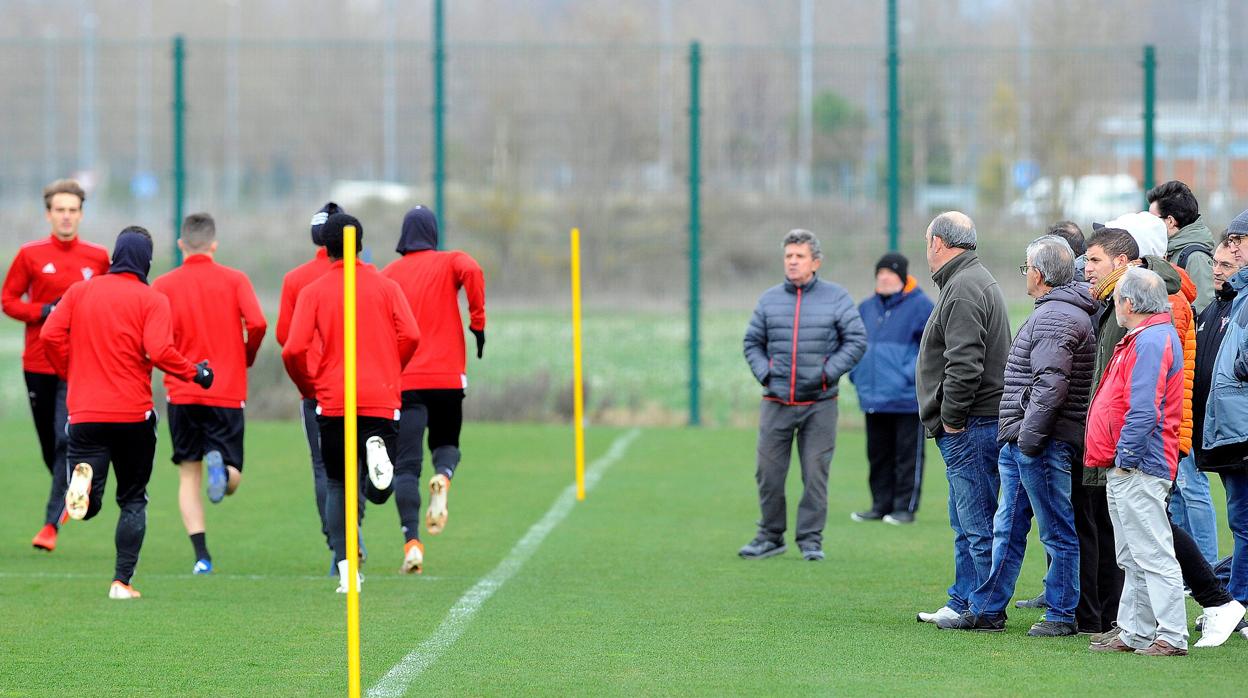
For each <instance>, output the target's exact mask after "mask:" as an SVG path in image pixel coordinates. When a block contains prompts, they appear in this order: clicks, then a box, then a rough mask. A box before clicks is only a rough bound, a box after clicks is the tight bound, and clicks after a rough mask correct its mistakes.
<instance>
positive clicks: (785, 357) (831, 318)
mask: <svg viewBox="0 0 1248 698" xmlns="http://www.w3.org/2000/svg"><path fill="white" fill-rule="evenodd" d="M783 248H784V278H785V281H784V283H782V284H780V285H778V286H773V287H771V288H769V289H767V290H766V291H764V292H763V295H762V297H760V298H759V299H758V305H757V306H756V307H755V308H754V316H753V317H751V318H750V325H749V328H748V329H746V331H745V360H746V361H747V362H748V363H749V365H750V371H751V372H753V374H754V378H755V379H756V380H758V382H759V383H760V384H762V386H763V404H762V407H761V410H760V415H759V422H758V469H757V471H756V472H755V475H754V478H755V480H756V481H757V483H758V503H759V508H760V509H761V510H762V518H761V519H760V520H759V522H758V535H757V536H756V537H755V538H754V540H752V541H750V542H749V543H747V544H746V545H745V547H743V548H741V550H740V553H739V554H740V555H741V557H744V558H748V559H757V558H764V557H771V556H772V555H779V554H780V553H783V552H784V551H785V550H786V549H787V548H786V547H785V544H784V531H785V528H786V526H785V521H786V518H787V509H786V506H785V499H784V480H785V477H786V476H787V475H788V472H789V456H790V454H791V452H792V448H793V438H794V435H796V437H797V453H798V458H799V459H800V460H801V467H802V483H803V486H804V489H803V492H802V501H801V503H800V504H798V507H797V546H798V548H800V549H801V551H802V557H804V558H805V559H807V560H822V559H823V526H824V523H826V522H827V519H828V465H829V463H831V461H832V451H833V449H834V448H835V446H836V415H837V407H836V397H837V393H838V389H837V382H838V381H839V380H840V378H841V376H842V375H844V374H846V373H848V372H849V369H851V368H853V367H854V364H856V363H858V360H859V359H861V358H862V355H863V353H864V352H866V350H867V331H866V328H864V327H863V325H862V318H861V317H860V316H859V315H858V307H857V305H855V303H854V299H853V298H851V297H850V295H849V293H847V292H846V291H845V289H844V288H842V287H840V286H839V285H837V284H834V283H831V282H828V281H822V280H820V279H819V276H818V274H817V272H818V271H819V265H820V264H821V263H822V261H823V260H822V258H823V253H822V251H821V250H820V248H819V239H818V238H816V237H815V235H814V234H813V233H811V232H810V231H808V230H793V231H790V232H789V234H788V235H786V236H785V237H784V244H783Z"/></svg>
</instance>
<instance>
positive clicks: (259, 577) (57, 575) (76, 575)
mask: <svg viewBox="0 0 1248 698" xmlns="http://www.w3.org/2000/svg"><path fill="white" fill-rule="evenodd" d="M190 576H191V574H190V573H189V572H188V573H186V574H137V575H135V580H136V582H138V583H141V582H142V581H143V580H144V579H186V578H188V577H190ZM210 576H211V577H212V578H214V579H239V580H245V581H265V580H270V579H273V580H298V579H307V580H313V581H326V580H329V581H333V580H335V579H337V576H333V577H330V576H329V575H325V574H321V575H311V574H234V573H229V572H224V573H223V572H213V573H212V574H211V575H210ZM4 578H13V579H19V578H20V579H28V578H33V579H96V580H98V579H107V576H101V575H99V574H88V573H86V572H0V579H4ZM448 579H469V577H450V576H446V577H439V576H435V575H425V574H422V575H420V576H419V577H412V576H409V575H397V574H396V575H393V576H389V575H387V576H382V575H380V574H378V575H376V576H371V577H368V578H367V579H366V580H365V581H367V582H369V583H373V582H386V581H390V580H400V581H403V583H404V584H407V583H410V582H415V581H421V582H437V581H443V580H448Z"/></svg>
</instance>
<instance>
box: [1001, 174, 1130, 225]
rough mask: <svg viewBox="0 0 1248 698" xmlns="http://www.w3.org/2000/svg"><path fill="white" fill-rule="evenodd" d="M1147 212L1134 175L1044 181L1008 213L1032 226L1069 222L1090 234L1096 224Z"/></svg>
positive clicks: (1033, 186)
mask: <svg viewBox="0 0 1248 698" xmlns="http://www.w3.org/2000/svg"><path fill="white" fill-rule="evenodd" d="M1143 208H1144V190H1143V189H1141V188H1140V185H1139V184H1138V183H1137V182H1136V181H1135V179H1134V178H1133V177H1131V176H1130V175H1125V174H1117V175H1084V176H1083V177H1080V178H1078V179H1074V178H1072V177H1059V178H1058V179H1057V181H1056V182H1054V180H1053V179H1052V178H1050V177H1041V178H1039V179H1037V180H1036V181H1035V182H1034V183H1032V185H1031V186H1030V187H1028V188H1027V190H1026V191H1024V192H1023V194H1022V195H1021V196H1020V197H1018V198H1017V199H1015V200H1014V201H1013V202H1011V203H1010V206H1009V209H1008V213H1009V214H1010V215H1011V216H1014V217H1016V218H1022V219H1024V220H1026V221H1027V224H1028V225H1031V226H1036V227H1040V226H1044V225H1047V224H1050V223H1053V222H1055V221H1057V220H1059V219H1067V220H1072V221H1074V222H1075V223H1078V224H1079V226H1080V227H1082V228H1084V229H1085V230H1086V229H1089V228H1090V226H1091V224H1092V223H1093V222H1097V223H1101V222H1104V221H1107V220H1111V219H1113V218H1117V217H1118V216H1121V215H1122V214H1124V213H1130V212H1132V211H1140V210H1142V209H1143Z"/></svg>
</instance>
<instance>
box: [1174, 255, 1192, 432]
mask: <svg viewBox="0 0 1248 698" xmlns="http://www.w3.org/2000/svg"><path fill="white" fill-rule="evenodd" d="M1171 266H1173V267H1174V269H1175V271H1177V272H1179V278H1180V279H1181V280H1182V282H1183V283H1182V287H1181V288H1180V289H1179V292H1178V293H1173V294H1171V295H1170V314H1171V317H1172V318H1173V319H1174V328H1175V329H1176V330H1178V332H1179V338H1180V339H1181V340H1182V341H1183V421H1182V422H1181V423H1180V424H1179V453H1180V454H1181V456H1182V455H1187V454H1188V453H1190V452H1191V450H1192V387H1193V386H1194V385H1195V382H1196V322H1195V319H1194V313H1193V312H1192V301H1194V300H1196V284H1195V283H1193V282H1192V279H1191V277H1189V276H1188V275H1187V272H1186V271H1183V269H1181V268H1179V267H1178V265H1171Z"/></svg>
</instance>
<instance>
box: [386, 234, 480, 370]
mask: <svg viewBox="0 0 1248 698" xmlns="http://www.w3.org/2000/svg"><path fill="white" fill-rule="evenodd" d="M382 274H384V275H386V276H387V277H389V278H391V279H393V280H394V281H396V282H397V283H398V284H399V286H400V287H401V288H402V289H403V295H404V296H406V297H407V302H408V303H409V304H410V305H411V307H412V314H413V315H415V316H416V322H417V324H419V325H420V331H421V335H422V337H423V339H422V341H421V343H420V348H419V349H417V350H416V355H415V356H413V357H412V360H411V361H409V362H407V365H406V366H404V367H403V389H404V390H426V389H463V388H466V387H467V383H468V380H467V377H466V375H465V374H464V370H465V365H464V325H463V320H462V319H461V318H460V314H459V312H460V311H459V289H461V288H462V289H464V295H466V296H467V297H468V313H469V323H468V326H469V327H471V328H472V329H474V330H484V329H485V276H484V275H483V274H482V272H481V267H480V266H479V265H478V264H477V262H476V260H474V259H473V258H472V257H470V256H469V255H468V254H466V253H464V252H459V251H457V250H456V251H450V252H439V251H437V250H422V251H419V252H408V253H407V254H405V255H403V256H402V257H400V258H398V259H396V260H394V261H393V262H391V263H390V264H389V265H387V266H386V269H385V271H383V272H382Z"/></svg>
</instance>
